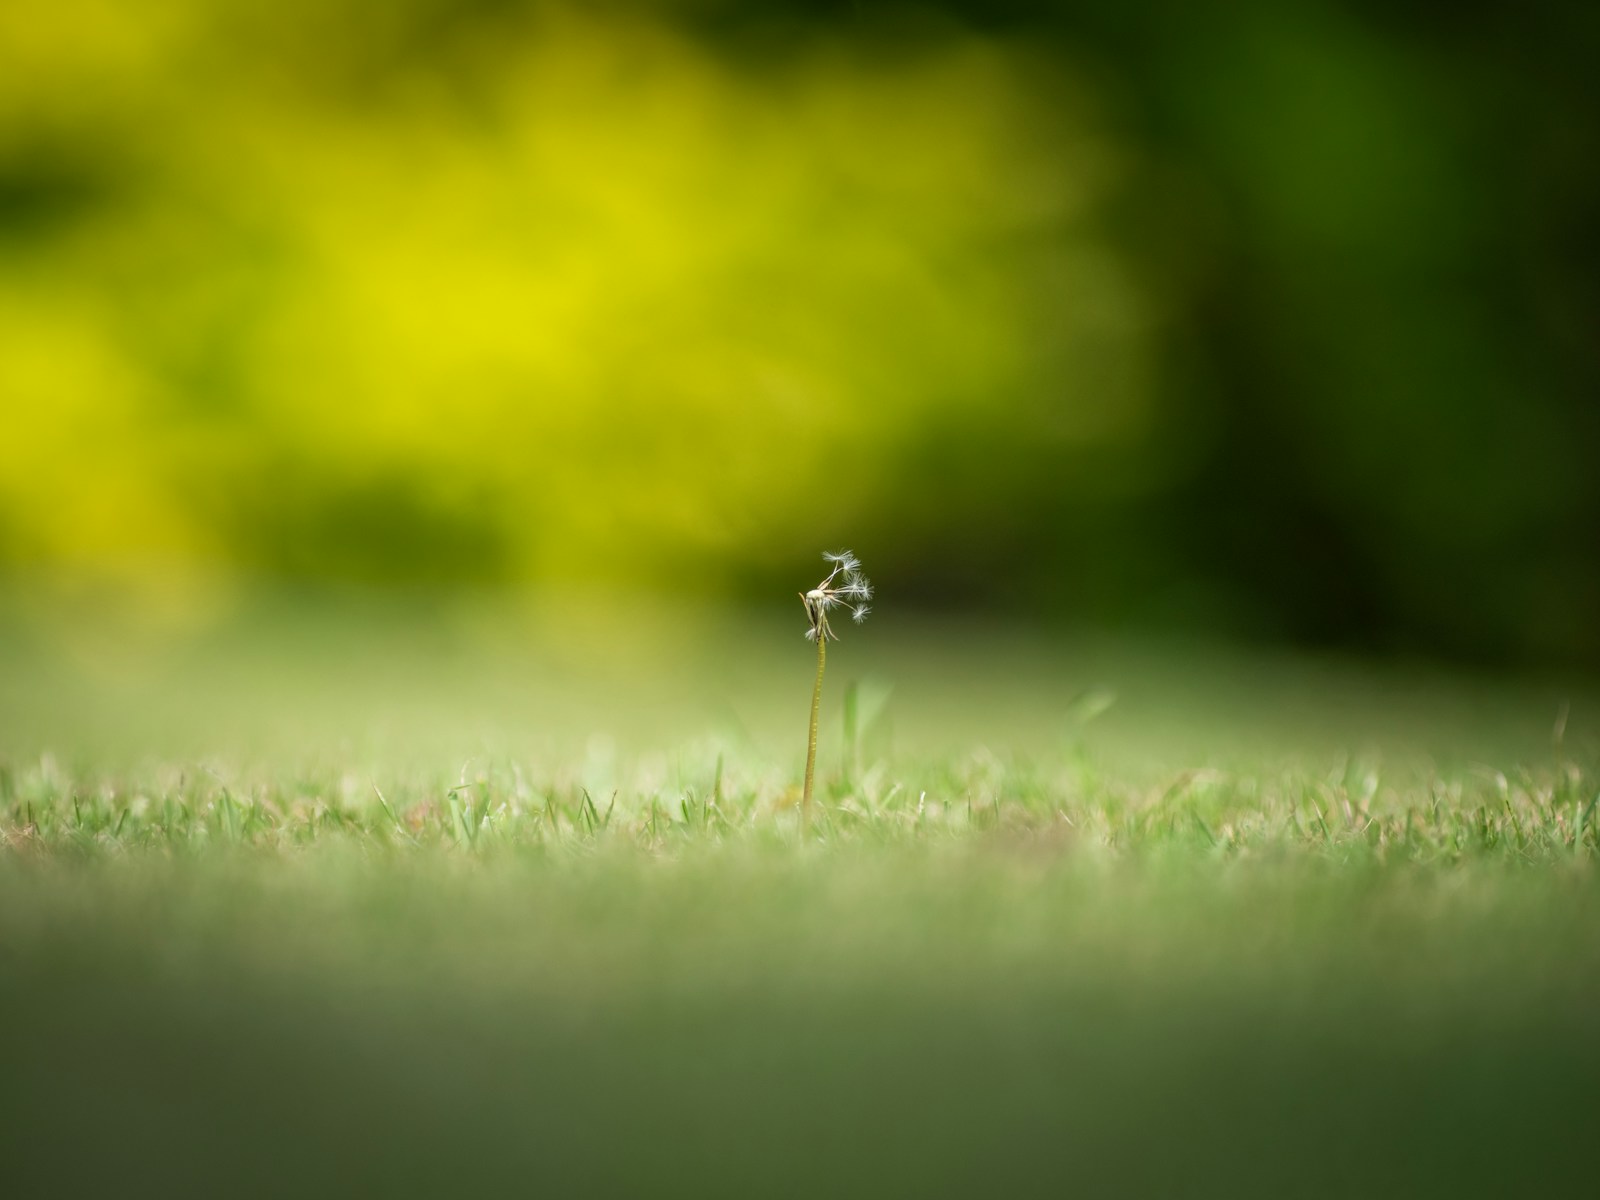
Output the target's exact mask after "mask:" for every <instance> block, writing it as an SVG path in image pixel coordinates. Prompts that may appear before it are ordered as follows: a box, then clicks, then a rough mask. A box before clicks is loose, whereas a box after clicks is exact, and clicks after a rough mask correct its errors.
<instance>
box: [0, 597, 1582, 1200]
mask: <svg viewBox="0 0 1600 1200" xmlns="http://www.w3.org/2000/svg"><path fill="white" fill-rule="evenodd" d="M0 615H3V616H4V620H3V621H0V1028H3V1029H4V1030H5V1031H6V1048H5V1052H4V1056H3V1060H0V1156H3V1160H4V1164H5V1166H4V1171H5V1177H6V1179H7V1188H6V1191H7V1194H8V1195H62V1194H76V1193H78V1192H85V1191H89V1190H91V1189H92V1190H95V1191H104V1190H117V1191H133V1192H136V1193H137V1192H150V1193H166V1194H172V1193H180V1194H181V1193H188V1194H202V1195H249V1194H262V1195H267V1194H271V1195H284V1194H304V1193H314V1194H330V1195H331V1194H337V1195H349V1194H372V1193H377V1192H380V1191H381V1192H384V1193H389V1194H418V1195H423V1194H435V1195H436V1194H460V1193H470V1192H474V1191H483V1192H496V1193H499V1192H516V1193H523V1194H535V1193H537V1194H546V1195H602V1194H621V1195H641V1194H652V1195H658V1194H667V1195H676V1194H682V1195H694V1196H768V1195H773V1196H787V1195H793V1196H802V1195H808V1196H811V1195H863V1196H927V1195H975V1194H993V1195H1029V1194H1040V1195H1044V1194H1048V1195H1063V1194H1065V1195H1230V1196H1231V1195H1263V1196H1265V1195H1271V1196H1283V1195H1360V1196H1372V1195H1393V1196H1416V1195H1432V1194H1438V1195H1452V1196H1461V1195H1508V1194H1539V1193H1542V1192H1553V1193H1558V1194H1559V1193H1563V1192H1567V1191H1573V1190H1577V1189H1580V1188H1581V1183H1582V1180H1583V1179H1584V1178H1586V1177H1590V1176H1591V1175H1592V1170H1593V1145H1594V1142H1595V1138H1596V1132H1597V1120H1600V1037H1597V1036H1596V1025H1595V1009H1594V1001H1595V997H1596V996H1600V877H1597V872H1596V852H1597V848H1600V838H1597V831H1596V828H1595V825H1596V822H1597V820H1600V816H1597V813H1596V799H1597V797H1600V753H1597V750H1596V740H1595V732H1596V730H1597V729H1600V706H1597V705H1596V703H1595V696H1594V693H1593V692H1592V691H1588V690H1585V689H1584V688H1582V687H1579V686H1574V685H1572V684H1570V683H1561V682H1559V681H1549V680H1543V681H1526V680H1523V681H1506V680H1494V679H1487V680H1486V679H1479V678H1473V677H1467V676H1460V675H1454V676H1452V675H1443V674H1439V673H1436V672H1428V671H1424V670H1421V669H1418V668H1410V669H1402V668H1398V667H1389V668H1385V669H1383V670H1374V669H1369V668H1364V667H1361V666H1359V665H1356V664H1349V663H1340V662H1336V661H1329V660H1317V661H1311V660H1288V659H1280V658H1277V657H1274V656H1271V655H1247V654H1243V653H1239V652H1224V651H1218V650H1215V649H1208V648H1205V647H1195V646H1184V645H1179V644H1170V643H1169V644H1153V643H1149V642H1144V643H1137V642H1117V641H1109V640H1105V639H1099V640H1095V639H1085V638H1078V639H1061V638H1054V637H1044V636H1042V635H1037V634H1030V633H1027V632H1019V631H1015V630H1010V631H1006V630H998V629H992V628H989V629H985V628H979V627H973V626H968V625H939V624H930V623H922V624H916V623H911V622H897V621H896V619H895V617H894V616H893V615H892V613H890V614H880V615H878V616H875V617H874V622H873V623H872V624H869V625H868V626H866V627H864V628H863V629H861V630H856V629H851V630H849V631H848V632H845V634H844V639H843V641H841V642H840V643H839V644H838V645H837V646H836V647H835V649H834V650H832V651H830V654H829V676H828V685H827V690H826V692H825V695H824V736H823V739H822V753H821V756H820V759H819V769H818V797H819V801H820V803H819V805H818V808H817V812H816V814H815V817H814V819H813V820H811V821H810V822H809V823H807V822H805V821H804V820H803V819H802V816H801V813H800V811H799V808H798V805H797V803H796V801H797V797H798V790H799V786H798V785H799V781H800V769H801V764H802V760H803V757H804V753H805V732H806V730H805V724H804V723H805V718H806V716H807V709H808V702H809V699H810V686H811V674H812V671H813V669H814V659H813V657H812V654H811V651H810V648H809V647H808V646H807V645H806V643H805V642H804V641H803V640H802V639H801V638H800V630H801V629H802V628H803V624H802V623H801V622H800V620H799V614H798V609H797V611H796V613H795V614H793V616H794V617H795V620H794V621H793V622H792V623H791V624H788V625H768V624H766V623H765V622H763V621H762V620H759V619H754V618H750V617H747V616H740V615H738V614H693V613H686V612H682V611H677V610H672V609H664V608H662V607H661V606H653V607H651V608H649V609H641V610H633V609H617V608H607V607H606V606H605V605H604V604H603V603H601V602H596V601H590V602H586V603H585V604H584V605H582V606H578V605H574V606H572V607H570V608H564V609H551V608H536V609H535V608H512V607H508V606H505V605H502V604H499V603H489V602H485V603H483V604H482V605H479V606H477V607H476V608H472V607H460V606H457V607H453V608H450V609H440V608H434V607H430V606H428V605H426V604H423V603H420V602H407V603H398V602H396V603H393V604H390V605H387V606H376V607H375V606H373V605H372V604H371V603H370V602H362V603H359V604H358V603H354V602H350V603H346V604H343V605H339V604H333V605H329V604H322V605H321V606H319V607H317V608H315V609H314V610H308V609H307V607H306V606H305V605H303V604H298V603H295V602H291V601H282V602H279V603H260V604H256V605H255V606H254V607H253V608H252V609H251V610H250V613H249V615H247V616H246V617H244V618H241V619H237V620H227V621H218V622H216V623H215V624H213V625H212V626H210V627H209V628H207V629H206V630H205V631H204V632H193V631H189V632H186V633H184V634H183V635H181V636H178V635H175V634H173V633H172V632H171V631H170V630H169V629H165V628H163V627H162V626H161V625H160V624H159V623H155V624H150V623H141V624H138V625H135V626H130V625H126V624H123V625H116V626H112V625H109V624H107V623H106V622H104V621H102V620H91V619H88V618H86V617H84V616H83V615H82V614H79V613H73V612H70V611H63V610H53V611H47V610H41V609H40V607H39V606H38V605H37V604H21V603H11V604H10V607H7V608H6V609H5V610H4V613H3V614H0ZM622 630H626V631H627V633H626V634H623V633H621V632H619V631H622Z"/></svg>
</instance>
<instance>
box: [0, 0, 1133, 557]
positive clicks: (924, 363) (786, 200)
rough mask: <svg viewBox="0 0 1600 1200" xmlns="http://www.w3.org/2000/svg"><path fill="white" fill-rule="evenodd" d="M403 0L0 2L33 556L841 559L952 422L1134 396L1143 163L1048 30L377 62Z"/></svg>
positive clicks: (5, 363)
mask: <svg viewBox="0 0 1600 1200" xmlns="http://www.w3.org/2000/svg"><path fill="white" fill-rule="evenodd" d="M393 7H394V8H396V9H397V10H403V9H405V8H406V7H407V6H406V5H398V6H393ZM410 7H412V8H417V7H418V6H417V5H412V6H410ZM334 12H338V13H340V14H342V15H339V16H334V15H331V14H332V13H334ZM385 13H386V9H385V6H382V5H364V6H363V5H354V6H349V7H348V8H346V9H343V10H328V11H326V12H324V11H323V10H322V9H321V8H320V7H319V6H312V5H308V6H305V7H300V6H294V5H290V6H284V7H281V8H280V7H273V6H268V5H248V4H241V5H238V6H227V5H222V6H215V5H210V4H207V3H204V2H203V0H168V2H166V3H153V4H141V5H138V6H128V5H120V4H116V3H112V2H110V0H105V2H95V0H54V2H53V3H51V4H48V5H9V6H5V8H4V9H0V170H3V172H4V174H5V179H6V183H5V186H6V187H7V188H8V189H9V190H8V192H7V195H8V197H9V199H8V200H7V201H6V206H5V208H4V209H3V210H0V249H3V256H0V405H3V412H4V430H5V431H4V436H3V437H0V558H4V559H9V560H10V561H11V562H12V563H13V564H24V565H29V566H33V567H38V568H41V569H70V570H79V569H81V570H84V571H96V570H107V569H114V570H127V571H132V572H134V573H135V574H137V573H138V572H140V571H146V570H165V569H167V568H168V567H169V566H171V565H172V564H176V563H186V564H190V565H193V564H196V563H199V564H211V565H215V566H220V567H223V568H228V569H231V568H234V567H241V566H242V567H245V568H247V569H258V570H259V569H266V570H274V569H278V570H290V571H298V572H310V573H313V574H314V573H318V572H329V573H333V574H343V573H346V571H345V568H346V566H347V565H348V564H347V563H346V562H344V561H343V560H345V559H347V558H349V559H353V560H354V561H355V563H356V568H355V572H356V573H357V574H361V573H363V572H367V571H369V569H370V572H373V573H377V574H380V575H381V574H385V573H392V574H399V575H408V574H412V573H416V574H422V575H428V574H430V573H433V574H437V575H440V576H443V577H448V576H450V575H452V574H455V573H459V574H462V575H465V576H469V577H490V576H493V577H513V578H531V579H541V580H549V581H559V580H568V579H579V578H582V579H598V580H604V581H618V582H639V581H649V580H652V579H656V578H659V577H660V576H661V575H662V573H663V571H664V570H665V565H666V564H667V563H668V561H669V560H672V561H678V562H682V561H693V562H695V563H697V564H706V563H718V562H726V563H729V564H734V565H733V566H730V567H729V568H728V569H729V570H733V569H736V568H737V564H740V563H748V562H749V561H751V560H752V559H754V560H760V559H761V558H762V556H763V555H766V556H768V557H770V556H772V555H773V554H787V555H791V556H792V554H793V553H794V548H793V546H789V545H781V546H777V547H774V546H773V545H772V543H773V541H774V540H776V541H778V542H784V541H786V540H789V539H792V540H793V541H794V542H795V543H797V544H798V545H799V546H801V547H804V550H805V553H806V554H808V555H809V554H810V553H811V552H812V550H814V549H815V546H814V543H816V542H817V541H818V539H819V537H823V536H828V535H830V534H831V533H832V531H834V530H837V529H840V528H849V527H851V526H852V524H853V523H854V522H856V521H857V520H858V519H859V514H860V513H861V512H862V511H863V510H865V509H868V508H870V506H871V504H872V502H873V499H874V497H875V496H877V495H880V494H881V493H882V492H883V490H884V489H885V488H888V487H898V486H904V485H906V484H907V483H908V482H912V483H917V482H919V481H907V480H904V479H903V478H901V477H899V476H897V475H896V474H895V472H894V463H895V460H896V454H897V452H898V448H899V447H900V446H901V445H903V443H904V442H905V440H906V439H907V437H908V436H911V435H914V434H915V432H916V431H917V430H918V429H919V428H922V427H924V426H927V425H928V424H930V423H933V424H937V423H939V422H941V421H944V422H948V421H951V420H956V421H957V422H958V423H960V422H966V423H971V422H974V421H978V422H981V421H991V420H992V421H994V422H996V423H999V424H1009V425H1010V426H1012V427H1016V428H1021V429H1023V430H1028V429H1033V428H1037V429H1038V431H1039V432H1040V434H1041V436H1048V437H1052V438H1058V439H1062V440H1064V441H1066V442H1072V443H1077V444H1095V443H1100V442H1115V441H1118V440H1127V439H1135V438H1138V437H1140V436H1142V434H1143V431H1144V429H1145V428H1146V426H1147V424H1148V421H1149V414H1148V412H1147V408H1148V403H1149V398H1148V395H1147V392H1148V390H1149V389H1148V387H1147V385H1146V383H1145V381H1144V376H1143V373H1142V370H1141V367H1140V363H1141V362H1142V361H1143V359H1144V356H1145V354H1144V352H1145V349H1146V340H1147V333H1146V324H1147V316H1146V314H1145V312H1144V311H1143V309H1142V307H1141V304H1140V301H1139V296H1138V294H1137V292H1136V291H1135V289H1134V288H1133V286H1132V285H1131V284H1130V283H1129V281H1128V280H1127V279H1126V278H1125V277H1124V273H1123V270H1122V267H1121V265H1120V264H1119V262H1118V260H1117V258H1116V256H1115V254H1114V253H1112V252H1111V251H1110V250H1109V249H1108V248H1107V247H1106V245H1105V244H1104V241H1103V239H1102V238H1101V237H1100V236H1099V235H1098V234H1097V233H1096V230H1095V227H1094V222H1095V219H1096V212H1097V206H1098V205H1099V204H1100V202H1101V201H1102V199H1103V197H1104V196H1105V194H1106V191H1107V188H1108V187H1109V186H1110V184H1111V183H1112V182H1113V179H1114V174H1115V169H1116V163H1115V161H1114V158H1113V156H1112V155H1111V153H1110V152H1109V151H1108V149H1107V148H1106V146H1105V144H1104V143H1103V142H1102V141H1101V140H1100V139H1098V138H1097V137H1096V135H1095V132H1094V128H1093V124H1092V121H1091V120H1090V118H1089V116H1088V114H1087V112H1085V111H1084V109H1085V106H1084V105H1083V104H1082V103H1080V102H1078V101H1076V100H1074V98H1073V93H1072V91H1071V88H1070V86H1069V84H1070V81H1068V80H1063V79H1061V78H1059V74H1060V72H1059V68H1047V66H1046V65H1045V64H1044V63H1043V62H1040V61H1036V60H1034V59H1033V58H1032V57H1031V56H1030V55H1029V54H1028V52H1027V51H1026V49H1025V48H1023V47H1020V46H1017V45H1012V44H1008V43H1006V42H1004V41H998V40H992V39H984V38H979V37H977V36H973V35H969V34H962V35H957V34H955V33H951V32H948V31H945V32H940V31H936V30H930V31H928V33H927V34H926V36H923V37H920V38H917V39H914V40H913V42H912V43H911V44H909V45H906V44H897V45H895V46H888V45H884V46H874V45H872V44H870V42H869V40H857V41H854V42H850V41H839V40H836V39H835V40H828V39H822V38H818V39H817V40H815V41H814V42H812V43H810V44H807V45H803V46H797V47H791V48H789V49H788V51H787V52H785V53H784V54H782V55H781V56H775V57H770V58H766V59H762V58H758V57H755V56H752V55H742V56H741V55H739V54H734V53H730V52H728V51H727V49H726V48H721V47H718V46H716V45H715V44H712V43H710V42H708V41H707V40H705V39H704V38H700V37H696V36H693V35H691V34H689V33H687V32H685V31H684V30H683V29H682V28H679V27H677V26H675V25H674V24H673V23H672V22H671V21H670V20H667V19H665V18H663V17H661V16H659V15H657V16H651V15H648V14H647V13H645V14H642V13H641V12H639V11H622V12H619V13H615V14H613V15H612V16H610V17H597V16H586V15H584V12H583V9H582V8H581V7H576V8H571V9H562V8H550V9H544V10H539V11H538V12H537V13H536V14H535V15H534V16H533V17H531V18H529V19H528V20H527V21H526V22H523V23H520V24H518V25H516V26H515V28H514V29H511V30H503V29H502V30H498V31H496V30H494V29H492V28H485V29H484V30H480V31H478V32H477V33H476V34H475V35H471V36H469V35H468V34H461V33H459V31H458V32H457V33H455V34H453V35H452V37H451V39H450V40H449V42H448V45H447V46H446V45H443V44H441V45H440V46H423V47H421V48H416V47H413V48H411V50H410V51H409V52H408V53H406V54H401V53H400V52H398V51H396V52H395V54H394V55H392V56H390V57H389V58H386V59H383V60H382V61H381V62H380V63H379V64H378V65H376V66H375V65H374V64H373V62H371V61H368V60H367V59H366V58H363V57H362V54H363V53H365V51H364V50H363V47H364V46H365V45H366V40H367V39H371V38H376V39H377V40H378V41H379V42H380V43H381V42H382V37H381V30H380V31H379V33H374V31H373V30H372V29H369V28H367V27H366V26H365V25H364V24H363V22H364V21H367V20H369V19H370V20H371V21H374V22H378V23H379V24H380V25H381V23H382V22H383V21H385V20H390V21H392V20H394V19H396V18H394V17H393V14H392V13H391V14H389V15H388V16H385ZM469 32H470V31H469ZM1001 469H1003V464H1001ZM920 483H921V484H925V485H926V486H929V487H930V488H933V487H936V486H937V481H920ZM430 539H431V540H430ZM408 555H414V556H415V559H416V562H417V563H418V564H420V566H419V567H418V569H417V571H416V572H412V571H410V570H408V569H407V567H406V566H405V564H404V563H403V562H400V561H398V560H402V559H405V558H406V557H407V556H408ZM713 582H714V581H713Z"/></svg>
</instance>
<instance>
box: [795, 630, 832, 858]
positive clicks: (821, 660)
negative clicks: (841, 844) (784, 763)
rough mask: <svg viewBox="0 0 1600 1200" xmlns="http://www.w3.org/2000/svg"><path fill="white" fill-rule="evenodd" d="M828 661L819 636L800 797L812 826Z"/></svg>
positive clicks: (825, 644) (803, 814) (802, 813)
mask: <svg viewBox="0 0 1600 1200" xmlns="http://www.w3.org/2000/svg"><path fill="white" fill-rule="evenodd" d="M827 661H828V639H827V638H825V637H823V636H822V634H821V633H820V632H819V633H818V635H817V682H816V686H815V687H813V688H812V689H811V737H810V739H809V740H808V741H807V743H806V786H805V791H804V792H803V793H802V794H801V797H800V817H801V820H802V821H803V822H804V823H805V824H806V825H808V826H809V825H810V824H811V783H812V778H813V776H814V774H815V772H816V769H817V717H818V715H819V714H820V713H821V711H822V668H823V667H824V666H825V665H826V664H827Z"/></svg>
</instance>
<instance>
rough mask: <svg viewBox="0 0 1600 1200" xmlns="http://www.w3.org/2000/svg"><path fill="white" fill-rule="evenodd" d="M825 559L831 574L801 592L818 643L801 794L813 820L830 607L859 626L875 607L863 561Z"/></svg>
mask: <svg viewBox="0 0 1600 1200" xmlns="http://www.w3.org/2000/svg"><path fill="white" fill-rule="evenodd" d="M822 557H823V559H824V561H826V562H830V563H832V564H833V570H831V571H829V572H828V577H827V578H826V579H824V580H823V581H822V582H821V583H819V584H817V586H816V587H814V588H812V589H811V590H810V591H809V592H802V593H801V594H800V602H801V603H802V604H804V605H805V608H806V620H807V621H808V622H809V628H807V629H806V637H808V638H809V639H811V640H812V641H813V642H815V643H816V644H817V682H816V684H815V685H814V686H813V687H812V689H811V732H810V736H809V738H808V739H807V741H806V784H805V790H804V791H803V792H802V793H801V796H800V812H801V815H802V817H803V819H804V820H806V821H808V822H809V821H810V820H811V788H812V782H813V780H814V778H815V776H816V769H817V717H818V715H819V714H820V712H821V710H822V671H823V668H824V667H826V666H827V663H828V639H829V638H835V639H837V637H838V635H837V634H836V633H834V632H833V630H832V629H831V628H829V626H828V610H829V609H831V608H838V607H845V608H848V609H849V610H850V615H851V617H853V618H854V619H855V622H856V624H857V625H859V624H861V622H862V621H865V620H866V619H867V614H868V613H869V612H871V611H872V610H871V609H870V608H868V607H867V601H868V600H871V599H872V584H870V583H869V582H867V577H866V576H865V575H863V574H862V573H861V561H860V560H859V559H857V558H856V556H855V555H854V554H851V553H850V551H848V550H841V551H839V552H838V553H837V554H828V553H824V554H823V556H822Z"/></svg>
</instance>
